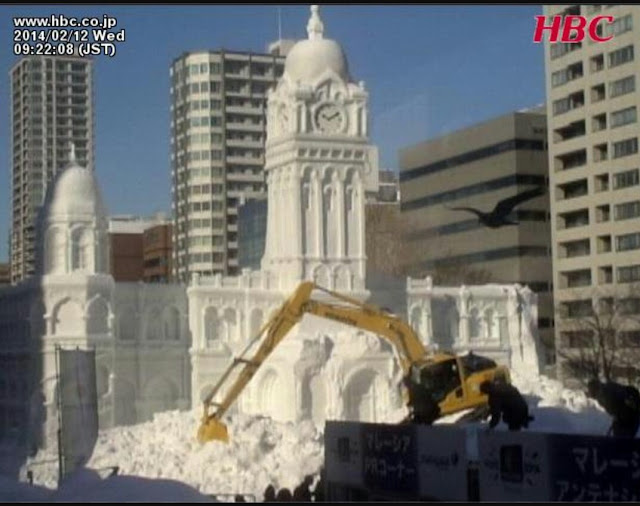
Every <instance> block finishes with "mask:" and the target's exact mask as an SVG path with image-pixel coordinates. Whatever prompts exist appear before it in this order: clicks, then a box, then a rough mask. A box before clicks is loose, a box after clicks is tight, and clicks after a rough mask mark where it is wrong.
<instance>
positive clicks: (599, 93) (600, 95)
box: [591, 83, 606, 103]
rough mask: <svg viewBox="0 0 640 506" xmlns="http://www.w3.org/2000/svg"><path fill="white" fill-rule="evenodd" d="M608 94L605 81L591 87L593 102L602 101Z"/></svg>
mask: <svg viewBox="0 0 640 506" xmlns="http://www.w3.org/2000/svg"><path fill="white" fill-rule="evenodd" d="M605 96H606V93H605V87H604V83H601V84H598V85H596V86H593V87H592V88H591V103H596V102H600V101H601V100H604V98H605Z"/></svg>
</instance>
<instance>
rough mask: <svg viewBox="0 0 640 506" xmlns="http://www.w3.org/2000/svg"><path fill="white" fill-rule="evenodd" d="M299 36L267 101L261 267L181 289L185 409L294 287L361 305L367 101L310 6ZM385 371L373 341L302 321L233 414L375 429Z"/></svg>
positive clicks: (385, 400)
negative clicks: (188, 361)
mask: <svg viewBox="0 0 640 506" xmlns="http://www.w3.org/2000/svg"><path fill="white" fill-rule="evenodd" d="M307 33H308V39H306V40H302V41H300V42H298V43H296V44H295V46H294V47H293V48H292V49H291V51H290V52H289V54H288V56H287V59H286V61H285V67H284V74H283V76H282V78H281V79H280V81H279V82H278V84H277V86H276V87H275V89H274V90H271V91H270V93H269V94H268V106H267V110H268V118H267V142H266V157H265V158H266V161H265V171H266V174H267V187H268V215H267V237H266V245H265V253H264V257H263V259H262V266H261V267H262V268H261V270H260V271H257V272H252V271H249V270H246V271H244V272H243V273H242V275H241V276H240V277H239V278H222V277H214V278H211V279H204V278H199V279H194V281H193V284H192V285H191V286H190V287H189V289H188V294H189V314H190V324H191V327H192V328H193V329H194V330H195V332H194V334H195V335H199V336H200V339H199V340H198V341H194V344H193V348H192V351H191V353H192V358H193V374H192V385H193V402H194V403H195V402H197V401H198V395H199V396H200V397H202V396H203V395H204V394H205V393H206V392H208V391H209V389H210V388H211V386H212V385H213V384H214V383H215V380H216V379H217V377H219V375H220V374H221V372H222V370H223V369H224V368H225V367H226V366H227V365H228V363H229V360H230V359H231V358H232V355H234V354H237V353H238V352H239V351H240V349H242V348H244V347H245V346H246V345H247V342H248V339H249V338H250V337H251V336H253V335H254V333H255V331H256V330H257V329H259V328H260V326H261V325H262V323H263V322H264V321H265V319H266V318H268V317H270V316H271V314H272V313H273V311H274V310H275V309H276V308H277V307H278V306H279V305H280V304H281V303H282V302H283V301H284V299H285V298H286V297H288V296H289V295H290V293H291V292H292V291H293V290H294V289H295V288H296V287H297V286H298V284H299V283H300V282H301V281H303V280H313V281H314V282H316V283H317V284H318V285H320V286H323V287H326V288H328V289H331V290H336V291H339V292H341V293H344V294H347V295H349V296H351V297H355V298H359V299H361V300H363V299H366V298H367V296H368V292H367V290H366V283H365V280H366V256H365V248H364V245H365V242H364V234H365V230H364V196H365V190H367V189H372V188H375V187H377V174H378V153H377V149H376V147H375V146H373V145H372V144H370V143H369V139H368V93H367V92H366V90H365V88H364V84H363V83H358V84H356V83H354V82H353V81H352V79H351V77H350V74H349V68H348V64H347V59H346V57H345V54H344V52H343V50H342V48H341V47H340V45H339V44H338V43H337V42H335V41H333V40H330V39H326V38H325V37H324V25H323V23H322V21H321V19H320V16H319V14H318V7H317V6H312V7H311V17H310V19H309V22H308V25H307ZM205 329H206V330H205ZM394 368H395V364H394V360H393V355H392V353H391V350H390V349H389V348H388V346H386V344H385V343H383V342H381V341H380V340H379V339H378V338H377V337H374V336H372V335H368V334H367V333H365V332H357V329H355V330H354V329H349V328H348V327H345V326H342V325H335V324H331V323H330V322H327V321H323V320H319V319H317V318H312V317H306V318H305V320H304V321H303V322H302V323H301V324H300V325H299V326H298V328H297V330H296V329H294V331H293V332H292V335H291V336H288V337H287V339H286V340H285V341H283V343H282V344H281V345H280V347H279V349H277V350H276V351H275V353H274V354H273V356H272V358H270V360H269V364H268V365H265V367H263V368H262V369H261V370H259V371H258V373H257V375H256V377H255V378H254V379H253V381H252V382H251V384H250V386H249V387H248V391H247V392H246V393H245V394H244V395H243V396H242V398H241V400H240V403H239V407H240V409H242V410H243V411H245V412H248V413H260V414H265V413H266V414H271V415H272V416H273V417H275V418H277V419H280V420H296V419H299V418H301V417H302V418H304V417H307V416H312V417H313V418H314V419H315V420H317V421H320V420H324V419H325V417H326V416H327V414H328V413H329V414H332V416H338V415H340V414H344V416H347V417H351V418H362V417H365V418H368V419H371V420H375V419H376V413H378V414H381V413H383V412H384V411H385V410H386V409H387V408H388V406H389V402H391V399H392V397H393V394H392V393H391V390H393V389H394V388H393V387H392V382H391V380H390V378H392V377H394V378H395V374H394V372H395V369H394ZM395 379H397V378H395ZM327 410H328V411H327ZM365 413H366V414H365Z"/></svg>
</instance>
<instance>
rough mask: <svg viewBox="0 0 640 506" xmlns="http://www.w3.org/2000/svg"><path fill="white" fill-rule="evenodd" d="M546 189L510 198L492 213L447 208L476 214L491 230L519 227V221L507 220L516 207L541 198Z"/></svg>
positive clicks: (469, 208) (499, 203)
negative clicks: (503, 227)
mask: <svg viewBox="0 0 640 506" xmlns="http://www.w3.org/2000/svg"><path fill="white" fill-rule="evenodd" d="M545 192H546V189H545V187H544V186H539V187H537V188H534V189H533V190H527V191H524V192H521V193H518V194H517V195H514V196H513V197H509V198H506V199H503V200H501V201H500V202H498V203H497V204H496V207H494V208H493V211H491V212H490V213H484V212H482V211H479V210H478V209H474V208H473V207H447V206H445V207H447V209H451V210H452V211H469V212H471V213H473V214H475V215H476V216H477V217H478V221H479V222H480V223H482V224H483V225H484V226H485V227H489V228H499V227H502V226H505V225H518V222H517V221H511V220H509V219H507V216H508V215H509V213H511V211H512V210H513V208H514V207H516V206H517V205H518V204H521V203H522V202H525V201H527V200H530V199H532V198H535V197H539V196H540V195H544V194H545Z"/></svg>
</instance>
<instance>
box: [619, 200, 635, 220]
mask: <svg viewBox="0 0 640 506" xmlns="http://www.w3.org/2000/svg"><path fill="white" fill-rule="evenodd" d="M638 216H640V200H636V201H634V202H625V203H624V204H617V205H616V207H615V219H616V220H628V219H631V218H637V217H638Z"/></svg>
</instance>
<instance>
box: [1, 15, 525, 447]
mask: <svg viewBox="0 0 640 506" xmlns="http://www.w3.org/2000/svg"><path fill="white" fill-rule="evenodd" d="M307 33H308V39H306V40H302V41H300V42H298V43H297V44H296V45H295V46H294V47H293V48H292V49H291V51H290V52H289V54H288V56H287V59H286V62H285V70H284V75H283V76H282V78H281V79H280V81H279V82H278V84H277V86H276V87H275V89H273V90H271V91H270V93H269V95H268V117H267V143H266V162H265V170H266V174H267V183H268V221H267V242H266V248H265V253H264V257H263V259H262V265H261V269H260V270H259V271H251V270H244V271H243V272H242V274H241V275H240V276H238V277H222V276H213V277H207V278H204V277H202V278H201V277H194V278H193V279H192V280H191V283H190V285H189V287H185V286H183V285H166V284H144V283H116V282H114V280H113V278H112V276H111V275H110V274H109V266H108V261H109V260H108V259H109V255H108V247H109V245H108V235H107V221H106V210H105V207H104V205H103V202H102V199H101V196H100V191H99V188H98V185H97V182H96V178H95V175H94V174H93V172H92V171H90V170H87V169H85V168H83V167H80V166H79V165H78V164H77V163H76V162H75V157H74V156H73V155H72V156H71V163H70V164H69V166H68V167H66V169H65V170H63V171H60V172H59V174H58V178H57V180H56V181H55V182H54V184H52V185H50V187H49V193H48V195H47V198H46V200H45V205H44V206H43V208H42V213H41V217H40V220H39V224H38V227H39V229H38V230H39V233H38V237H40V238H41V244H39V246H38V248H39V249H38V255H37V257H38V275H37V276H35V277H33V278H30V279H28V280H27V281H25V282H23V283H21V284H19V285H18V286H15V287H0V436H3V435H7V434H12V433H13V432H16V433H23V434H24V433H25V431H24V430H23V429H24V428H25V427H27V426H29V427H31V429H32V430H31V436H32V440H31V441H32V443H36V444H41V443H42V442H43V440H42V438H41V436H43V435H47V434H49V435H51V434H55V430H56V429H57V420H56V416H55V409H56V399H57V388H58V387H57V384H56V373H55V347H56V346H63V347H74V348H75V347H79V348H95V349H96V351H97V358H96V360H97V387H98V395H99V410H100V423H101V425H102V426H103V427H105V426H110V425H121V424H129V423H136V422H141V421H144V420H148V419H149V418H150V417H151V416H152V415H153V414H154V413H156V412H160V411H164V410H167V409H176V408H189V407H197V406H199V405H200V401H201V398H202V397H203V396H204V395H206V394H207V393H208V392H209V390H210V389H211V387H212V386H213V385H214V384H215V383H216V382H217V380H218V378H219V377H220V374H221V373H222V372H223V371H224V370H225V369H226V368H227V366H228V364H229V363H230V361H231V360H232V359H233V358H234V357H236V356H238V355H239V354H240V353H241V352H242V350H243V349H244V348H245V347H246V346H247V344H248V342H249V340H250V339H251V338H252V337H253V336H254V335H255V334H256V332H257V330H258V329H259V328H260V327H261V326H262V325H263V324H264V322H266V321H267V319H268V318H270V316H271V315H272V314H273V313H274V311H276V310H277V309H278V307H279V306H280V305H281V304H282V302H283V301H284V300H285V298H287V297H288V296H289V295H290V293H291V292H292V291H293V290H294V289H295V288H296V287H297V285H298V284H299V283H300V282H301V281H303V280H313V281H315V282H316V283H317V284H318V285H321V286H323V287H325V288H328V289H330V290H335V291H338V292H341V293H343V294H345V295H348V296H350V297H352V298H357V299H360V300H366V299H367V297H368V296H369V291H368V289H367V288H368V287H367V282H366V280H367V273H366V254H365V246H364V245H365V242H364V237H365V229H364V223H365V221H364V195H365V191H367V190H375V188H376V187H377V176H378V154H377V149H376V147H375V146H373V145H372V144H371V143H370V142H369V139H368V135H369V131H368V122H369V110H368V93H367V91H366V89H365V87H364V84H363V83H362V82H360V83H355V82H354V81H353V80H352V78H351V76H350V73H349V68H348V64H347V59H346V57H345V55H344V52H343V51H342V48H341V47H340V45H339V44H338V43H337V42H335V41H333V40H330V39H327V38H325V37H324V25H323V23H322V21H321V19H320V16H319V13H318V8H317V6H313V7H312V8H311V17H310V19H309V22H308V25H307ZM407 295H408V308H409V311H408V313H409V314H408V318H409V321H410V322H411V323H412V325H413V326H414V328H415V329H416V330H418V331H419V333H420V335H421V336H424V340H425V344H427V345H428V346H439V347H441V348H453V349H455V350H456V351H460V352H464V351H466V350H468V349H474V350H477V351H478V352H479V353H484V354H487V355H490V356H494V358H496V359H497V360H498V361H500V362H502V363H508V364H510V365H512V367H513V366H515V367H518V368H520V367H527V368H529V370H531V371H537V356H536V354H535V343H536V339H537V330H536V328H535V322H536V321H537V300H536V296H535V294H532V293H531V292H530V291H528V290H527V289H525V290H522V289H520V288H519V287H511V286H497V285H490V286H487V287H461V288H439V287H433V286H431V282H430V280H429V279H427V280H411V279H409V280H408V281H407ZM400 375H401V371H400V370H399V368H398V365H397V363H396V360H395V358H394V351H393V350H392V349H391V348H390V347H389V345H388V344H387V343H386V342H385V341H383V340H381V339H379V338H378V337H376V336H375V335H373V334H370V333H367V332H364V331H359V330H358V329H354V328H351V327H348V326H345V325H342V324H339V323H334V322H330V321H328V320H322V319H319V318H317V317H313V316H307V317H305V318H304V319H303V320H302V322H301V323H300V324H299V325H298V326H297V327H295V328H294V329H293V331H292V332H291V335H289V336H288V337H287V339H285V340H284V341H283V342H282V344H281V345H280V346H279V348H278V349H276V351H275V352H274V353H273V355H272V356H271V357H269V360H268V361H267V362H266V363H265V364H264V365H263V366H262V367H261V368H260V369H259V370H258V372H257V374H256V376H255V377H254V378H253V380H252V381H251V383H250V384H249V385H248V388H247V389H246V391H245V392H243V394H242V395H241V397H240V398H239V400H238V402H237V403H236V408H237V409H239V410H241V411H243V412H245V413H249V414H260V415H267V416H272V417H273V418H275V419H277V420H280V421H295V420H301V419H308V418H311V419H313V420H314V421H316V422H322V421H323V420H325V419H326V418H331V419H349V420H363V421H381V420H384V419H385V416H386V415H387V414H388V413H390V412H393V411H395V408H398V407H400V405H401V399H400V396H399V390H398V384H399V380H400Z"/></svg>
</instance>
